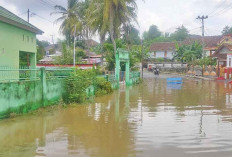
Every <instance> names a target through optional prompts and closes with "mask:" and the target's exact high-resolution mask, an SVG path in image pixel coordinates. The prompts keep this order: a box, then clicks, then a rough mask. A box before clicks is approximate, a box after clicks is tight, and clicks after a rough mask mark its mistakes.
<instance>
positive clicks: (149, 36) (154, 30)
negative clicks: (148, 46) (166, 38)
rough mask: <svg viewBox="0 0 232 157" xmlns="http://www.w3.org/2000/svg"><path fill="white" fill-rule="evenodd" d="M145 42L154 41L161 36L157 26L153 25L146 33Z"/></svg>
mask: <svg viewBox="0 0 232 157" xmlns="http://www.w3.org/2000/svg"><path fill="white" fill-rule="evenodd" d="M143 35H144V40H153V39H155V38H157V37H160V36H161V32H160V30H159V29H158V27H157V26H156V25H151V26H150V28H149V30H148V32H146V33H144V34H143Z"/></svg>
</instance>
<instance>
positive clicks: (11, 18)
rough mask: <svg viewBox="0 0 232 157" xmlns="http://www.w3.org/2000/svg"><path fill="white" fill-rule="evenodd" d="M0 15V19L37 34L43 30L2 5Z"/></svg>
mask: <svg viewBox="0 0 232 157" xmlns="http://www.w3.org/2000/svg"><path fill="white" fill-rule="evenodd" d="M0 17H2V18H0V21H3V22H6V23H9V24H12V25H15V26H17V27H19V28H23V29H26V30H28V31H31V32H34V33H37V34H42V33H43V31H41V30H40V29H38V28H37V27H35V26H33V25H32V24H30V23H28V22H27V21H25V20H23V19H22V18H20V17H18V16H17V15H15V14H13V13H12V12H10V11H9V10H7V9H5V8H3V7H2V6H0Z"/></svg>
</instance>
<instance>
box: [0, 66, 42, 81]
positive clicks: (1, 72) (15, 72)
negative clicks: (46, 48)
mask: <svg viewBox="0 0 232 157" xmlns="http://www.w3.org/2000/svg"><path fill="white" fill-rule="evenodd" d="M39 78H40V70H39V69H15V68H2V67H1V68H0V81H1V82H4V81H21V80H32V79H33V80H37V79H39Z"/></svg>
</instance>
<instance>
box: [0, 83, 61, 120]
mask: <svg viewBox="0 0 232 157" xmlns="http://www.w3.org/2000/svg"><path fill="white" fill-rule="evenodd" d="M44 93H45V94H46V95H43V94H44ZM64 93H65V89H64V80H63V79H51V80H47V81H46V91H45V92H43V82H42V81H41V80H39V81H21V82H9V83H0V95H1V96H0V118H6V117H9V116H10V114H11V113H27V112H29V111H33V110H36V109H38V108H40V107H44V106H48V105H52V104H55V103H57V102H58V101H59V100H60V99H61V98H62V96H63V94H64Z"/></svg>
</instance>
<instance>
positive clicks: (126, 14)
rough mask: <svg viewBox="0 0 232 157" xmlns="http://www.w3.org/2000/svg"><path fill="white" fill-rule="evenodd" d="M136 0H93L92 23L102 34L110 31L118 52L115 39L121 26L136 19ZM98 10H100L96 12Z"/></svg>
mask: <svg viewBox="0 0 232 157" xmlns="http://www.w3.org/2000/svg"><path fill="white" fill-rule="evenodd" d="M135 1H136V0H91V5H92V6H91V7H90V8H91V9H92V10H91V11H89V13H90V15H89V17H90V24H92V26H93V25H94V26H93V27H95V30H98V32H100V35H102V36H103V35H105V34H106V32H109V35H110V38H111V41H112V43H113V46H114V53H116V49H117V47H116V42H115V39H117V38H119V36H120V32H121V28H122V27H123V26H125V25H128V24H129V23H131V22H132V21H136V18H137V14H136V10H137V4H136V2H135ZM96 10H97V11H98V12H96Z"/></svg>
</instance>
